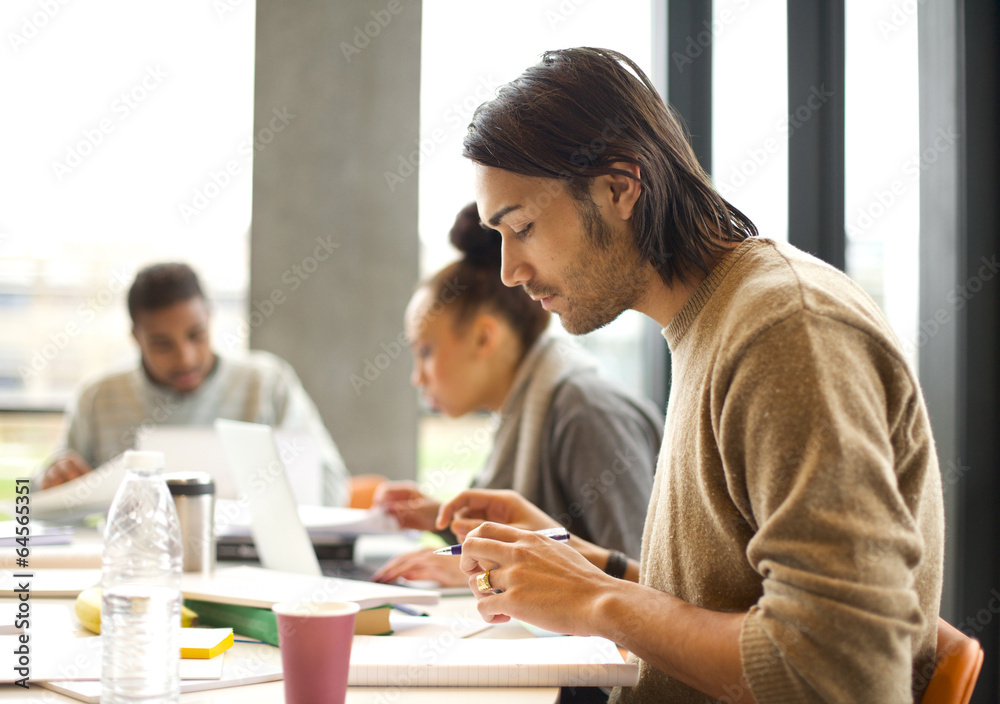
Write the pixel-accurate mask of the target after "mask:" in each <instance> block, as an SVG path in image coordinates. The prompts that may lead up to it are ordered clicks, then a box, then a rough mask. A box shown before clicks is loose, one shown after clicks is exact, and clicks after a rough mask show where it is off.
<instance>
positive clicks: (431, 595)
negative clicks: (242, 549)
mask: <svg viewBox="0 0 1000 704" xmlns="http://www.w3.org/2000/svg"><path fill="white" fill-rule="evenodd" d="M181 591H182V592H183V593H184V597H185V598H186V599H198V600H200V601H215V602H221V603H224V604H239V605H242V606H258V607H263V608H269V607H271V606H272V605H274V604H276V603H278V602H279V601H353V602H355V603H357V604H358V606H360V607H361V608H362V609H370V608H373V607H376V606H385V605H386V604H436V603H437V602H438V594H437V592H433V591H424V590H420V589H409V588H407V587H397V586H393V585H391V584H377V583H375V582H358V581H355V580H353V579H336V578H334V577H311V576H309V575H305V574H296V573H294V572H280V571H278V570H266V569H264V568H262V567H227V568H219V569H216V570H215V572H214V574H212V575H211V576H204V575H201V574H196V573H187V574H185V575H184V577H183V579H182V581H181Z"/></svg>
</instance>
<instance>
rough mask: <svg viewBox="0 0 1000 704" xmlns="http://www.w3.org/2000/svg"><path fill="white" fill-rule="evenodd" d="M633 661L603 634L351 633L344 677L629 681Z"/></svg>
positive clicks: (468, 682) (551, 683) (513, 683)
mask: <svg viewBox="0 0 1000 704" xmlns="http://www.w3.org/2000/svg"><path fill="white" fill-rule="evenodd" d="M638 679H639V669H638V666H637V665H634V664H630V663H625V662H624V661H623V660H622V657H621V655H620V654H619V652H618V649H617V648H616V647H615V645H614V643H612V642H611V641H609V640H605V639H604V638H581V637H577V636H567V637H565V638H561V639H559V641H558V642H554V641H553V640H551V639H547V638H546V639H536V638H524V639H518V640H496V639H489V638H484V639H457V638H451V639H449V638H444V637H440V636H439V637H435V638H391V637H390V638H378V637H375V636H355V637H354V645H353V646H352V648H351V670H350V674H349V676H348V683H349V684H351V685H354V686H376V687H384V686H410V687H441V686H446V687H481V686H488V687H555V686H579V687H598V686H600V687H604V686H614V685H624V686H633V685H635V684H636V682H638Z"/></svg>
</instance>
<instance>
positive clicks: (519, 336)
mask: <svg viewBox="0 0 1000 704" xmlns="http://www.w3.org/2000/svg"><path fill="white" fill-rule="evenodd" d="M451 242H452V244H453V245H454V246H455V247H456V248H457V249H459V250H460V251H461V252H462V258H461V259H459V260H458V261H456V262H453V263H452V264H450V265H448V266H446V267H445V268H443V269H441V270H440V271H439V272H438V273H437V274H435V275H434V276H432V277H431V278H430V279H428V280H426V281H424V282H422V283H421V284H420V285H419V286H418V287H417V290H416V291H415V292H414V294H413V297H412V299H411V300H410V303H409V306H408V307H407V310H406V333H407V337H408V338H409V340H410V344H411V347H412V349H413V355H414V365H413V374H412V377H411V381H412V382H413V384H414V385H415V386H419V387H420V388H421V389H422V390H423V392H424V395H425V397H426V399H427V401H428V402H429V404H430V405H431V406H432V407H433V408H434V409H435V410H439V411H441V412H442V413H444V414H446V415H448V416H451V417H459V416H463V415H465V414H466V413H470V412H473V411H483V410H486V411H491V412H494V413H496V414H498V415H497V420H498V423H497V430H496V435H495V437H494V444H493V449H492V452H491V453H490V456H489V459H488V460H487V463H486V466H485V467H484V468H483V470H482V471H481V472H480V474H479V475H478V476H477V477H476V479H475V480H474V482H473V488H479V489H504V490H513V491H515V492H517V493H518V494H520V495H521V496H523V497H524V498H525V499H527V500H528V501H529V502H531V504H534V505H535V506H537V507H538V508H539V509H541V511H543V512H544V513H545V514H548V516H550V517H551V518H552V519H554V520H555V521H557V522H558V523H559V524H561V525H563V526H564V527H566V528H567V529H568V530H569V531H570V532H571V533H572V534H573V535H574V536H577V537H579V538H583V539H584V540H587V541H590V542H592V543H596V544H598V545H600V546H603V547H605V548H609V549H611V550H615V551H620V552H622V553H625V554H626V555H628V556H630V557H632V558H638V556H639V550H640V543H641V539H642V529H643V522H644V517H645V515H646V507H647V504H648V503H649V496H650V492H651V491H652V486H653V470H654V468H655V466H656V457H657V452H658V450H659V447H660V439H661V434H662V426H663V416H662V414H660V413H659V412H658V411H657V409H656V408H655V406H654V405H653V404H652V403H651V402H649V401H648V400H645V399H639V398H637V397H635V396H633V395H631V394H629V393H627V392H625V391H624V390H623V389H621V388H619V387H617V386H615V385H613V384H611V383H609V382H608V381H606V380H604V379H602V378H600V377H599V376H598V374H597V369H596V365H595V363H594V362H593V360H592V359H591V358H589V357H588V356H586V355H584V354H583V353H582V352H579V351H577V350H575V349H573V348H572V347H571V346H570V343H568V342H561V341H559V340H557V339H556V338H555V337H553V336H551V335H547V334H545V329H546V328H547V327H548V324H549V318H550V316H549V313H548V312H547V311H545V310H544V309H543V308H542V307H541V306H540V305H539V304H538V303H537V302H535V301H533V300H531V298H530V297H529V296H528V295H527V294H526V293H525V292H524V291H523V290H522V289H520V288H508V287H507V286H505V285H504V284H503V282H502V281H501V280H500V247H501V238H500V234H499V233H498V232H496V231H495V230H489V229H485V228H484V227H483V226H482V224H481V223H480V221H479V214H478V211H477V209H476V204H475V203H472V204H470V205H468V206H466V207H465V208H463V209H462V211H461V212H460V213H459V214H458V217H457V218H456V220H455V225H454V227H453V228H452V230H451ZM375 502H376V504H377V505H380V506H382V507H383V508H384V509H385V510H386V511H388V512H389V513H390V514H392V515H394V516H395V517H396V518H397V519H398V520H399V522H400V524H401V525H402V526H403V527H404V528H415V529H420V530H433V529H434V523H435V519H436V517H437V513H438V509H439V508H440V504H439V503H438V502H437V501H434V500H433V499H430V498H428V497H426V496H424V495H423V494H422V493H421V492H420V491H419V489H418V488H417V486H416V485H415V484H414V483H412V482H388V483H385V484H383V485H382V486H381V487H380V488H379V490H378V492H377V494H376V497H375ZM498 520H502V518H498ZM400 577H403V578H407V579H411V580H434V581H437V582H439V583H441V584H442V585H444V586H449V585H464V584H466V583H467V578H466V576H465V575H464V574H462V572H461V570H460V569H459V567H458V560H457V559H455V558H453V557H449V556H441V555H433V554H431V553H430V552H419V553H413V554H410V555H403V556H401V557H397V558H395V559H394V560H392V561H390V562H389V563H388V564H386V565H385V566H384V567H383V568H382V569H381V570H380V571H379V572H378V573H377V574H376V576H375V578H376V579H378V580H380V581H392V580H394V579H398V578H400Z"/></svg>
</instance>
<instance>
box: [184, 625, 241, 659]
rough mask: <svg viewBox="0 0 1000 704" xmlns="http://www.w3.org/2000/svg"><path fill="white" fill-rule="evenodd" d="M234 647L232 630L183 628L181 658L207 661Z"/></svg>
mask: <svg viewBox="0 0 1000 704" xmlns="http://www.w3.org/2000/svg"><path fill="white" fill-rule="evenodd" d="M232 647H233V629H232V628H182V629H181V657H182V658H190V659H199V660H207V659H209V658H214V657H215V656H216V655H218V654H219V653H224V652H226V651H227V650H229V649H230V648H232Z"/></svg>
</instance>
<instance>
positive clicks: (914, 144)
mask: <svg viewBox="0 0 1000 704" xmlns="http://www.w3.org/2000/svg"><path fill="white" fill-rule="evenodd" d="M899 7H900V6H899V3H896V2H893V0H866V1H865V0H848V2H847V21H846V25H847V77H846V83H847V94H846V101H845V102H846V106H845V113H846V116H845V118H846V119H845V121H846V125H845V127H846V129H845V141H846V164H845V167H846V168H845V174H846V175H845V194H846V197H845V201H846V202H845V207H844V210H845V213H844V218H845V226H846V228H847V273H848V274H849V275H850V276H851V277H852V278H853V279H854V280H855V281H857V282H858V283H859V284H861V286H862V287H863V288H864V289H865V290H866V291H867V292H868V293H869V294H870V295H871V296H872V298H874V299H875V301H876V302H877V303H878V304H879V305H880V306H881V307H882V310H883V311H885V314H886V316H888V318H889V322H890V323H891V324H892V327H893V329H895V331H896V334H897V335H898V336H899V338H900V340H902V343H903V349H904V351H905V352H906V354H907V356H908V357H909V359H910V362H911V363H913V364H914V365H915V364H916V361H917V353H918V350H919V347H920V345H921V344H922V341H926V336H924V337H922V336H921V334H920V331H919V330H918V323H917V319H918V317H919V312H918V307H917V306H918V300H919V284H920V281H919V276H920V266H919V254H920V246H919V234H920V206H919V202H920V173H921V171H922V170H923V169H926V168H928V167H929V166H931V165H933V164H934V162H936V161H937V159H938V157H939V156H940V154H939V153H937V152H936V151H935V150H931V151H930V152H929V153H927V154H918V151H919V134H918V127H919V124H918V115H919V106H918V102H917V96H918V92H917V15H916V10H915V9H914V10H913V11H912V12H901V11H900V9H899ZM873 66H877V67H878V70H877V71H875V70H872V67H873ZM945 137H947V135H946V136H945ZM940 144H941V146H942V148H943V149H948V148H951V147H952V146H953V145H954V139H952V140H951V142H949V141H948V139H943V140H942V141H941V142H940ZM941 304H942V306H945V305H946V302H945V301H941ZM931 322H932V323H933V322H934V321H931Z"/></svg>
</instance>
